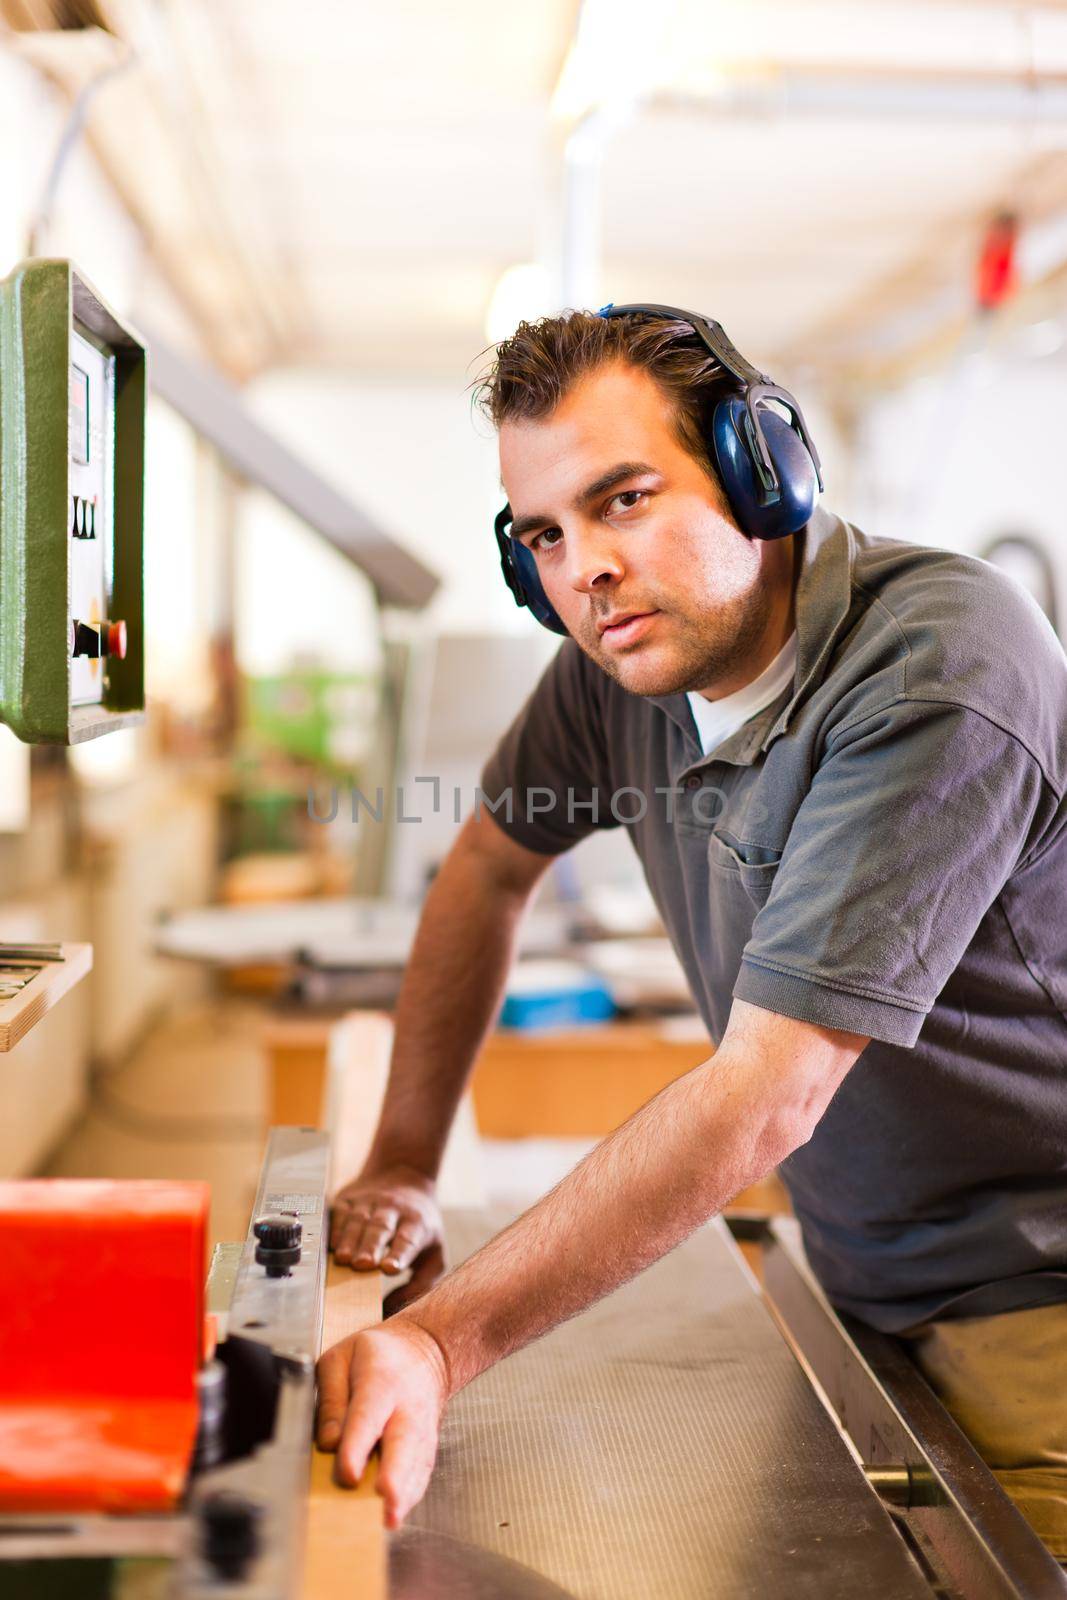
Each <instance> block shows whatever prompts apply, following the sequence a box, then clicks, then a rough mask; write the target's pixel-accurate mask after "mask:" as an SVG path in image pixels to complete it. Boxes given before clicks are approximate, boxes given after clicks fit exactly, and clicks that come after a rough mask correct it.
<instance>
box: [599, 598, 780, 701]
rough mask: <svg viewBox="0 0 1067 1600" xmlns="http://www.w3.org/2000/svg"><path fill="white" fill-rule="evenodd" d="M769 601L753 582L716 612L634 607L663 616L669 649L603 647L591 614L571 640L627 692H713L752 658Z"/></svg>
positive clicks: (646, 645) (640, 644)
mask: <svg viewBox="0 0 1067 1600" xmlns="http://www.w3.org/2000/svg"><path fill="white" fill-rule="evenodd" d="M771 607H772V597H771V595H770V593H769V592H768V589H767V587H766V586H765V585H763V584H754V585H753V587H752V588H751V589H750V590H748V592H747V593H745V594H743V595H741V596H740V597H738V598H737V599H735V600H734V601H733V602H732V604H731V605H730V607H729V609H728V610H726V611H723V612H720V613H718V614H711V615H709V614H708V613H707V612H704V613H696V614H694V613H692V612H689V611H686V612H682V611H680V610H679V609H678V608H677V607H676V606H675V607H670V606H667V605H663V606H658V607H657V606H655V602H654V601H653V602H652V604H649V603H647V602H646V603H644V604H642V606H641V607H634V609H635V610H637V609H641V610H646V611H650V610H652V609H653V608H655V609H657V610H660V611H662V612H663V614H664V617H665V619H666V626H667V627H669V629H670V633H671V641H670V647H669V648H664V647H662V646H660V647H657V643H656V641H655V639H654V638H653V639H650V640H647V641H646V640H639V641H638V642H637V643H636V644H635V645H633V646H631V648H630V649H629V650H626V651H623V652H616V651H613V650H610V649H605V648H604V647H603V646H602V644H601V643H600V635H599V634H598V633H597V629H596V620H597V619H596V616H595V615H591V616H589V617H588V618H587V619H586V622H585V626H584V627H583V628H582V630H581V632H580V633H576V634H575V640H576V642H577V644H578V645H579V646H580V648H581V649H582V650H584V651H585V654H586V655H587V656H589V658H590V659H591V660H592V661H595V662H596V664H597V666H598V667H600V668H601V669H602V670H603V671H604V672H606V673H607V674H608V676H609V677H610V678H614V680H615V682H616V683H618V684H620V685H621V687H622V688H624V689H626V690H628V691H629V693H631V694H637V695H643V696H646V697H647V696H653V695H668V694H688V693H692V692H694V691H698V690H701V689H712V690H713V689H714V688H715V685H716V683H721V682H725V681H727V680H729V679H730V678H733V677H735V676H736V675H737V674H738V673H739V672H740V671H742V669H743V668H744V665H745V662H746V661H750V660H752V658H753V656H754V654H755V652H756V651H757V650H758V648H759V646H760V644H761V643H762V641H763V639H764V637H765V635H766V631H767V626H768V623H769V621H770V616H771Z"/></svg>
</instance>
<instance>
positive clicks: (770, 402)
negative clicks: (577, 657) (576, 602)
mask: <svg viewBox="0 0 1067 1600" xmlns="http://www.w3.org/2000/svg"><path fill="white" fill-rule="evenodd" d="M597 315H598V316H601V317H604V318H610V317H626V316H647V317H663V318H666V319H667V320H668V321H671V322H688V323H689V324H690V326H691V327H692V329H693V332H694V333H695V334H696V336H697V338H698V339H700V341H701V342H702V343H703V344H704V346H705V347H706V348H707V350H708V352H709V353H710V354H711V355H712V356H713V357H714V358H715V360H716V361H717V362H718V363H719V365H720V366H721V367H722V368H723V370H724V371H725V372H727V373H728V374H729V376H730V377H731V378H732V379H733V380H734V383H735V384H736V385H737V389H738V391H739V393H736V394H732V395H729V396H728V397H727V398H725V399H723V400H720V401H719V402H718V404H717V405H716V407H715V410H714V411H713V413H712V418H711V427H710V432H709V437H708V446H709V453H710V455H711V456H712V457H713V459H714V461H715V465H716V468H717V470H718V473H719V477H720V480H721V482H722V487H723V491H724V493H725V494H726V498H727V500H728V501H729V504H730V509H731V511H732V512H733V514H734V516H735V518H736V520H737V524H738V527H739V528H741V530H742V532H743V533H745V534H747V535H748V536H749V537H750V538H753V539H782V538H785V537H786V536H787V535H789V534H791V533H797V532H799V530H800V529H801V528H803V527H804V525H805V524H806V523H807V522H808V521H810V519H811V514H812V512H813V511H814V509H815V502H816V499H817V497H818V493H819V491H820V490H821V489H822V487H823V481H822V466H821V464H820V461H819V455H818V451H817V450H816V448H815V444H814V441H813V440H812V437H811V435H810V433H809V432H808V427H807V423H806V422H805V421H804V415H803V413H802V411H801V409H800V406H799V405H798V404H797V402H796V400H795V399H794V398H793V396H792V395H791V394H790V393H789V391H788V390H787V389H783V388H782V387H781V386H780V385H779V384H776V383H775V382H774V381H773V380H772V379H771V378H770V377H769V376H768V375H767V373H765V372H760V371H759V370H758V368H756V367H754V366H753V365H752V363H751V362H750V361H746V359H745V357H744V356H743V355H742V354H741V352H740V351H739V350H738V349H737V348H736V346H735V345H733V344H732V343H731V342H730V340H729V339H728V338H727V337H726V334H725V332H724V331H723V329H722V327H721V325H720V324H719V323H718V322H714V321H713V320H712V319H711V318H710V317H704V316H700V315H699V314H697V313H696V312H692V311H683V310H681V309H680V308H679V307H677V306H663V305H656V304H652V303H649V304H647V305H646V304H641V305H625V306H617V305H607V306H604V307H603V308H602V309H601V310H600V311H599V312H598V313H597ZM776 406H777V407H781V410H782V411H784V412H785V413H786V415H785V416H784V417H783V416H782V415H781V414H780V412H779V411H778V410H776V409H775V407H776ZM511 521H512V514H511V507H510V505H505V506H504V508H503V510H502V511H501V512H500V513H499V514H498V516H497V518H496V521H495V524H494V531H495V533H496V541H497V548H498V550H499V552H500V565H501V568H502V570H503V573H504V581H505V582H506V584H507V586H508V588H509V589H510V590H511V593H512V594H513V596H514V597H515V604H516V605H519V606H527V607H528V608H529V609H530V610H531V611H532V612H533V614H534V616H535V617H536V618H537V620H538V622H540V623H541V624H542V625H543V626H544V627H546V628H549V629H551V631H552V632H553V633H561V634H565V633H566V632H567V629H566V628H565V626H564V625H563V623H562V621H561V620H560V617H559V614H558V613H557V612H556V610H555V609H554V607H553V606H552V605H551V603H550V602H549V599H548V596H547V595H546V594H545V591H544V588H543V586H542V583H541V579H540V577H539V575H538V571H537V562H536V560H535V558H534V555H533V552H532V551H530V550H528V549H527V548H526V546H525V545H523V544H522V543H520V541H519V540H517V539H513V538H512V537H511V534H510V532H509V529H510V526H511Z"/></svg>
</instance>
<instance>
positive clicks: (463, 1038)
mask: <svg viewBox="0 0 1067 1600" xmlns="http://www.w3.org/2000/svg"><path fill="white" fill-rule="evenodd" d="M528 896H529V890H528V889H527V888H526V887H525V886H517V885H515V884H509V883H507V882H502V881H500V880H499V879H494V878H493V877H492V876H491V874H490V872H489V869H488V867H487V864H486V862H485V861H484V859H483V858H482V857H481V856H480V855H479V854H478V853H477V852H474V851H471V850H464V849H461V850H459V851H457V852H454V853H453V854H452V855H450V856H449V857H448V858H447V859H446V861H445V863H444V865H443V866H442V868H441V870H440V872H439V873H438V875H437V877H436V879H435V880H434V883H433V885H432V887H431V889H430V892H429V894H428V896H427V899H426V905H425V909H424V911H423V915H422V919H421V921H420V924H419V931H418V935H417V937H416V940H415V946H414V949H413V951H412V955H411V959H410V961H409V962H408V966H407V970H406V972H405V974H404V982H403V985H402V987H401V991H400V998H399V1001H398V1004H397V1012H396V1037H395V1040H394V1044H393V1053H392V1062H391V1066H390V1072H389V1084H388V1088H387V1090H386V1096H385V1102H384V1105H383V1107H382V1114H381V1119H380V1121H379V1124H378V1130H377V1133H376V1134H375V1137H374V1142H373V1145H372V1148H371V1151H370V1154H369V1156H368V1158H367V1163H366V1168H367V1170H368V1171H370V1170H375V1169H377V1168H379V1167H386V1166H394V1165H400V1166H408V1167H414V1168H416V1169H417V1170H418V1171H420V1172H424V1173H426V1174H427V1175H428V1176H430V1177H436V1175H437V1169H438V1167H439V1166H440V1162H441V1156H442V1153H443V1151H444V1145H445V1141H446V1139H447V1136H448V1130H449V1128H450V1127H451V1124H452V1119H453V1117H454V1115H455V1111H456V1107H457V1105H458V1103H459V1099H460V1096H461V1095H462V1093H463V1088H464V1085H465V1083H466V1081H467V1078H468V1076H469V1074H470V1070H471V1067H472V1065H473V1063H474V1060H475V1057H476V1056H477V1054H478V1051H479V1049H480V1048H481V1045H482V1043H483V1041H484V1039H485V1036H486V1034H487V1032H488V1031H489V1028H490V1025H491V1024H492V1021H493V1018H494V1016H495V1014H496V1010H497V1007H498V1005H499V1003H500V998H501V995H502V993H503V990H504V984H505V982H506V979H507V974H508V968H509V966H510V964H511V957H512V950H513V948H514V943H515V936H516V933H517V930H518V925H519V921H520V919H521V916H522V913H523V911H524V909H525V906H526V903H527V899H528Z"/></svg>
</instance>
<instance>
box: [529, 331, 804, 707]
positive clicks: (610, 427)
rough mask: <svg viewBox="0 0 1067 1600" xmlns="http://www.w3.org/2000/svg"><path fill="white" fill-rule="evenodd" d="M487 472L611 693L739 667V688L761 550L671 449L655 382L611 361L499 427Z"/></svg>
mask: <svg viewBox="0 0 1067 1600" xmlns="http://www.w3.org/2000/svg"><path fill="white" fill-rule="evenodd" d="M500 468H501V476H502V478H503V482H504V489H505V492H506V494H507V497H508V500H509V502H510V504H511V508H512V511H513V513H514V519H515V520H514V523H513V532H514V536H515V537H517V538H520V539H521V541H522V543H523V544H524V545H526V546H528V547H529V548H530V549H531V550H532V551H533V554H534V559H535V560H536V562H537V570H538V572H539V574H540V577H541V582H542V584H543V585H544V590H545V593H546V595H547V596H548V598H549V600H550V601H551V603H552V605H553V606H554V607H555V609H556V611H557V612H558V614H559V616H560V618H561V619H562V621H563V623H564V624H565V626H566V628H567V631H568V633H569V634H570V635H571V636H572V638H574V639H575V640H576V641H577V643H578V644H579V645H580V646H581V648H582V649H583V650H584V651H585V653H586V655H588V656H589V657H591V659H592V660H593V661H595V662H596V663H597V665H598V666H600V667H602V668H603V669H604V671H605V672H608V673H610V675H611V676H612V677H613V678H615V679H616V680H617V681H618V682H619V683H620V684H621V685H622V686H623V688H625V689H629V690H630V691H631V692H632V693H634V694H643V695H662V694H675V693H678V692H680V691H682V690H691V689H703V688H714V687H715V686H716V685H717V684H720V683H725V682H728V681H729V680H730V679H731V678H734V677H736V676H737V674H738V672H739V671H740V672H741V674H742V676H741V679H740V681H741V682H745V681H747V678H746V677H745V676H744V666H745V661H746V658H747V659H748V660H751V659H752V655H753V651H754V650H755V649H756V648H757V647H758V646H759V644H760V642H761V640H762V639H763V637H764V634H765V630H766V627H767V622H768V618H769V616H770V611H771V604H772V600H771V585H770V584H769V583H768V582H766V581H765V575H764V573H763V566H764V563H765V561H766V559H767V558H766V551H767V549H768V547H767V546H766V545H764V544H763V543H761V541H758V540H749V539H747V538H746V537H745V535H744V534H742V533H741V531H740V530H739V529H738V527H737V526H736V524H735V523H734V521H733V520H732V518H731V517H730V515H729V512H728V511H727V509H726V507H725V504H724V502H723V498H722V494H721V491H720V490H719V488H718V486H717V485H716V484H715V483H714V482H713V481H712V479H711V478H710V477H709V476H708V474H707V473H706V472H705V470H704V468H703V467H702V466H701V464H700V462H698V461H696V460H695V459H694V458H693V456H691V455H690V454H689V453H688V452H687V451H686V450H685V449H684V448H683V446H682V445H681V444H680V443H679V441H678V438H677V435H676V434H675V431H674V426H673V418H672V413H671V405H670V401H669V400H668V399H667V397H666V396H665V394H664V393H663V391H662V390H661V389H660V387H659V385H658V384H657V383H656V381H655V379H654V378H652V377H650V376H649V374H648V373H646V372H643V371H641V370H640V369H638V368H635V367H631V366H630V365H628V364H626V363H623V362H612V363H611V364H609V365H605V366H603V367H600V368H598V369H597V370H596V371H595V372H593V373H591V374H590V375H589V376H588V377H586V378H583V379H582V380H581V381H580V382H579V383H577V384H575V386H574V387H573V388H572V389H571V390H570V392H569V393H568V394H567V395H566V396H565V397H564V399H563V400H562V401H561V402H560V404H559V405H558V406H557V407H556V409H555V411H553V412H552V413H551V414H550V415H549V416H547V417H544V418H542V419H540V420H538V421H536V422H527V421H508V422H505V423H504V424H503V425H502V427H501V429H500ZM784 542H785V541H783V543H784ZM789 543H792V541H789ZM749 676H751V674H749Z"/></svg>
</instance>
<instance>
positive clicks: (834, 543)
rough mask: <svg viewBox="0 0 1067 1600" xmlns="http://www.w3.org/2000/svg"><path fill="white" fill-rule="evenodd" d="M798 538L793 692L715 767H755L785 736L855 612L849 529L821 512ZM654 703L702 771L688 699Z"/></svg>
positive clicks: (728, 743)
mask: <svg viewBox="0 0 1067 1600" xmlns="http://www.w3.org/2000/svg"><path fill="white" fill-rule="evenodd" d="M796 538H797V539H798V540H799V541H800V542H801V553H800V570H799V573H798V576H797V587H796V597H795V612H796V634H797V667H796V675H795V677H794V679H793V689H792V692H791V694H790V695H789V698H788V700H787V701H786V702H785V704H783V703H782V696H779V697H778V699H777V700H773V701H772V702H771V704H770V705H769V706H767V707H766V708H765V709H764V710H763V711H761V712H759V713H757V715H756V716H754V717H752V718H751V720H750V721H748V722H746V723H745V724H744V726H743V727H740V728H738V730H737V731H736V733H733V734H731V735H730V737H729V739H727V740H725V742H724V743H723V744H721V745H720V746H719V748H718V749H717V750H716V751H715V755H714V759H715V760H716V761H730V762H733V763H735V764H736V765H738V766H750V765H751V763H752V762H753V761H754V760H755V758H756V756H757V755H759V754H760V753H761V751H763V750H766V749H767V747H768V746H769V745H770V744H771V743H772V741H773V740H775V739H776V738H777V737H778V735H779V734H781V733H784V732H785V730H786V729H787V728H788V726H789V722H790V719H791V718H792V716H793V713H794V711H795V710H796V708H797V706H798V705H799V704H800V702H801V700H802V699H803V697H804V696H805V695H806V694H807V693H808V692H809V691H810V690H811V689H813V688H815V687H816V686H817V685H818V684H819V683H820V682H821V681H822V678H823V677H824V675H825V672H826V666H827V663H828V661H829V659H830V655H831V652H832V651H833V648H834V645H835V643H836V641H837V637H838V635H839V633H840V631H841V628H842V626H843V625H844V622H845V619H846V618H847V616H848V613H849V610H850V608H851V604H852V572H853V566H854V563H855V559H856V546H855V541H854V539H853V537H852V529H851V528H850V527H849V525H848V523H847V522H845V521H843V520H842V518H841V517H836V516H834V515H833V513H832V512H829V511H824V510H823V509H822V507H821V506H820V507H818V508H817V509H816V511H815V513H814V515H813V516H812V518H811V521H810V522H809V523H808V524H807V526H806V527H804V528H802V529H801V530H800V532H799V533H798V534H797V535H796ZM783 692H784V691H783ZM649 698H650V700H651V701H652V704H653V705H656V706H659V707H660V708H661V710H663V711H665V712H666V713H667V715H668V716H669V717H670V718H671V720H672V721H673V722H676V723H677V724H678V726H679V727H680V728H681V729H682V731H683V733H684V734H685V735H686V737H687V738H688V739H689V741H690V742H691V743H692V744H693V745H694V746H695V748H696V750H697V756H698V759H697V760H696V761H695V764H696V765H699V764H700V762H701V761H702V760H703V759H704V757H703V753H702V752H701V750H700V745H699V741H698V739H697V736H696V725H695V724H694V722H693V714H692V712H691V711H690V709H689V701H688V700H687V699H686V696H685V695H684V694H667V695H650V696H649ZM709 759H710V758H709Z"/></svg>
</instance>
